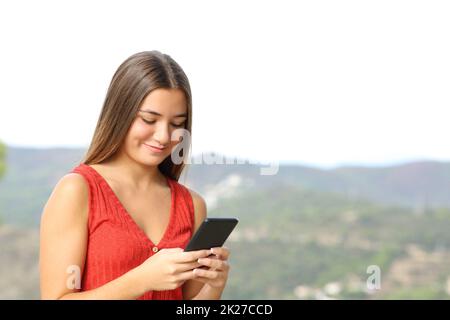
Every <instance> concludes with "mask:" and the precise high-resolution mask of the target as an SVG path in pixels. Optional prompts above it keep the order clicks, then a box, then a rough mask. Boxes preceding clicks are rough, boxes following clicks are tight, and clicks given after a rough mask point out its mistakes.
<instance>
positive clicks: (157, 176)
mask: <svg viewBox="0 0 450 320" xmlns="http://www.w3.org/2000/svg"><path fill="white" fill-rule="evenodd" d="M102 165H105V166H106V167H107V168H108V171H109V172H110V174H111V175H113V177H115V178H116V179H118V180H119V181H120V182H121V184H125V185H127V186H128V187H130V188H132V189H133V190H136V191H143V192H145V191H147V190H150V189H151V188H154V187H155V186H161V185H162V186H166V178H165V177H164V175H163V174H162V173H161V172H160V171H159V169H158V167H157V166H149V165H144V164H141V163H138V162H136V161H134V160H133V159H130V158H129V157H128V156H127V155H126V154H124V153H120V154H118V155H117V156H115V157H113V158H111V159H110V160H108V161H105V162H103V163H102Z"/></svg>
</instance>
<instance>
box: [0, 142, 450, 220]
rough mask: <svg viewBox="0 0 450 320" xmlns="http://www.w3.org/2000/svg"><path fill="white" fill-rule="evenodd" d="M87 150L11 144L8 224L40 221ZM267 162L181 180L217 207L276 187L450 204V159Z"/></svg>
mask: <svg viewBox="0 0 450 320" xmlns="http://www.w3.org/2000/svg"><path fill="white" fill-rule="evenodd" d="M84 152H85V150H84V149H70V148H68V149H64V148H56V149H31V148H16V147H9V148H8V149H7V158H6V162H7V171H6V173H5V175H4V177H3V179H2V180H1V181H0V215H2V216H3V220H5V221H6V222H7V223H11V224H15V225H21V226H36V225H38V223H39V218H40V214H41V211H42V208H43V206H44V205H45V202H46V201H47V199H48V197H49V196H50V193H51V191H52V189H53V188H54V186H55V185H56V183H57V181H58V180H59V179H60V178H61V177H62V176H63V175H64V174H66V173H68V172H69V171H70V170H71V169H72V168H73V167H74V166H76V165H77V164H78V163H79V162H80V161H81V159H82V157H83V155H84ZM265 167H267V165H263V164H261V165H255V164H239V165H238V164H235V163H234V164H230V165H217V164H213V165H206V164H203V165H198V164H192V165H190V166H189V168H188V170H187V171H186V172H185V174H184V175H183V177H182V178H181V179H180V182H181V183H184V184H186V185H187V186H189V187H191V188H193V189H194V190H197V191H198V192H200V193H201V194H202V195H203V196H204V197H205V198H206V201H207V203H208V206H209V207H211V208H214V206H215V205H216V203H217V200H218V199H221V198H226V197H233V196H236V195H237V194H239V193H242V192H244V191H247V190H253V191H257V190H266V189H268V188H271V187H272V186H274V185H276V186H280V188H281V187H282V186H285V187H295V188H300V189H305V190H314V191H320V192H328V193H337V194H340V195H344V196H345V197H346V198H347V199H350V200H357V199H367V200H372V201H375V202H378V203H383V204H387V205H391V204H396V205H403V206H408V207H411V208H413V209H414V210H416V211H424V210H425V211H426V210H428V209H430V208H436V207H450V163H442V162H431V161H430V162H415V163H407V164H403V165H396V166H391V167H379V168H373V167H370V168H365V167H340V168H337V169H328V170H324V169H318V168H313V167H306V166H300V165H298V166H296V165H282V166H280V167H279V170H278V173H277V174H276V175H273V176H265V175H261V174H260V171H261V168H265Z"/></svg>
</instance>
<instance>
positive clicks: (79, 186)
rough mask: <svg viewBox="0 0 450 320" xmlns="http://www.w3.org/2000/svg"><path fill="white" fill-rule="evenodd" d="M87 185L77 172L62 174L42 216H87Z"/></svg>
mask: <svg viewBox="0 0 450 320" xmlns="http://www.w3.org/2000/svg"><path fill="white" fill-rule="evenodd" d="M88 201H89V186H88V184H87V181H86V180H85V178H84V177H83V176H82V175H81V174H78V173H68V174H66V175H64V176H63V177H62V178H61V179H60V180H59V181H58V183H57V184H56V186H55V188H54V189H53V192H52V193H51V195H50V197H49V199H48V201H47V203H46V205H45V208H44V212H43V218H44V217H49V218H52V217H57V216H58V217H61V216H65V217H70V216H74V218H77V219H79V218H87V209H88Z"/></svg>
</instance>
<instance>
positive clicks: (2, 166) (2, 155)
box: [0, 141, 6, 179]
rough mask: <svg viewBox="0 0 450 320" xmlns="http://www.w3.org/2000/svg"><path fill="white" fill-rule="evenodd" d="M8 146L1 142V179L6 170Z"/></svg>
mask: <svg viewBox="0 0 450 320" xmlns="http://www.w3.org/2000/svg"><path fill="white" fill-rule="evenodd" d="M5 158H6V146H5V145H4V144H3V143H2V142H1V141H0V179H1V178H2V176H3V174H4V173H5V169H6V164H5V162H6V159H5Z"/></svg>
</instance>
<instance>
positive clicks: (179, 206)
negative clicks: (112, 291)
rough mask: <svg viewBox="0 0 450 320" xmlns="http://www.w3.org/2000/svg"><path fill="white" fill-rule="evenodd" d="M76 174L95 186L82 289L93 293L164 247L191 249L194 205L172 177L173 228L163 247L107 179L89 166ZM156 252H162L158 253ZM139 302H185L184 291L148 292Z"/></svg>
mask: <svg viewBox="0 0 450 320" xmlns="http://www.w3.org/2000/svg"><path fill="white" fill-rule="evenodd" d="M71 172H72V173H78V174H81V175H82V176H83V177H84V178H85V179H86V181H87V184H88V185H89V218H88V231H89V233H88V234H89V238H88V245H87V253H86V262H85V266H84V271H83V277H82V282H81V290H82V291H86V290H91V289H95V288H97V287H100V286H102V285H104V284H106V283H108V282H110V281H111V280H114V279H116V278H118V277H120V276H121V275H123V274H124V273H126V272H128V271H129V270H131V269H133V268H135V267H137V266H139V265H140V264H141V263H142V262H144V261H145V260H147V259H148V258H149V257H151V256H152V255H154V254H155V253H156V252H158V251H159V250H161V249H164V248H176V247H179V248H183V249H184V248H185V247H186V245H187V243H188V242H189V240H190V238H191V237H192V233H193V230H194V206H193V202H192V197H191V194H190V192H189V190H188V189H187V188H186V187H185V186H183V185H181V184H180V183H178V182H177V181H176V180H173V179H170V178H167V182H168V184H169V186H170V189H171V209H170V219H169V224H168V226H167V228H166V230H165V233H164V235H163V237H162V239H161V241H160V242H159V243H158V244H154V243H152V241H151V240H150V239H149V238H148V237H147V235H146V234H145V233H144V231H143V230H142V229H141V228H140V227H139V226H138V225H137V224H136V222H135V221H134V220H133V218H132V217H131V215H130V214H129V213H128V212H127V210H126V209H125V208H124V206H123V205H122V204H121V202H120V200H119V199H118V197H117V196H116V194H115V193H114V191H113V190H112V189H111V187H110V186H109V184H108V183H107V181H106V180H105V179H104V178H103V177H102V176H101V175H100V173H99V172H97V171H96V170H95V169H94V168H93V167H91V166H89V165H86V164H84V163H81V164H79V165H78V166H77V167H75V168H74V169H73V170H72V171H71ZM155 251H156V252H155ZM138 299H139V300H150V299H155V300H156V299H158V300H169V299H176V300H181V299H183V295H182V290H181V287H179V288H177V289H175V290H167V291H148V292H146V293H145V294H144V295H143V296H141V297H139V298H138Z"/></svg>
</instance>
